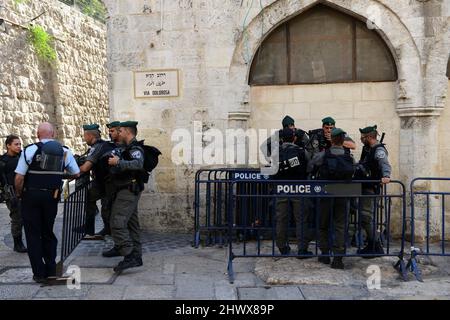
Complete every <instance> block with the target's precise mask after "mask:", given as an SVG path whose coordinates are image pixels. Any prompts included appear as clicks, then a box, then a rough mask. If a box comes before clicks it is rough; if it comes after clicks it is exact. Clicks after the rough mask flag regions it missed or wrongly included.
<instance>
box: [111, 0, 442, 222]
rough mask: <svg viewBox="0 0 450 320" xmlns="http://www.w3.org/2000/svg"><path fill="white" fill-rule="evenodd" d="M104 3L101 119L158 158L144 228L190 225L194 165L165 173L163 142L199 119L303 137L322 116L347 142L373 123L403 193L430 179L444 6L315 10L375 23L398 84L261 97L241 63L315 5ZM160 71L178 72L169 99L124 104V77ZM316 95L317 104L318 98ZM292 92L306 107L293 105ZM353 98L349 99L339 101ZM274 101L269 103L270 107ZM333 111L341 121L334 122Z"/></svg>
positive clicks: (128, 83)
mask: <svg viewBox="0 0 450 320" xmlns="http://www.w3.org/2000/svg"><path fill="white" fill-rule="evenodd" d="M104 2H105V4H106V6H107V8H108V12H109V15H110V19H109V21H108V26H107V29H108V35H109V37H108V47H109V52H108V60H109V61H108V66H109V70H110V71H111V74H110V84H111V87H110V93H111V94H110V106H111V117H112V118H114V119H131V118H134V119H136V120H139V121H140V134H141V136H142V137H144V138H146V139H147V140H149V141H151V144H154V145H156V146H158V147H160V148H161V149H162V150H163V153H164V156H163V159H162V164H161V166H160V167H158V168H157V170H156V171H155V173H154V177H153V178H154V179H153V181H152V184H151V187H150V190H149V191H148V192H147V193H146V194H145V195H144V196H143V201H142V202H141V209H142V210H141V217H142V222H143V225H144V226H145V227H146V228H150V229H152V228H156V229H160V228H162V229H191V228H192V226H193V219H192V218H193V210H192V202H193V192H194V172H195V170H196V169H198V168H199V167H200V166H196V165H182V166H177V165H174V164H173V163H172V161H171V147H172V146H173V145H174V143H173V142H172V141H171V139H170V138H171V134H172V132H173V131H174V130H175V129H180V128H181V129H187V130H188V131H190V132H192V131H193V122H194V121H202V123H203V128H204V129H207V128H217V129H221V130H225V129H226V128H229V127H242V128H250V127H252V126H256V125H258V126H265V127H267V128H273V127H275V128H278V127H279V123H280V118H279V117H280V116H281V114H283V113H285V112H292V113H293V114H294V116H295V117H296V118H297V121H299V123H300V124H301V125H302V126H305V127H307V128H312V127H317V126H318V125H320V122H319V120H320V119H319V118H320V117H321V116H322V114H331V115H336V117H337V118H338V121H339V122H338V125H341V126H343V127H345V128H348V130H349V131H350V133H351V134H353V135H354V136H355V134H356V133H357V131H356V129H357V127H359V126H362V125H363V124H369V123H379V124H380V126H381V128H382V130H383V131H386V133H387V137H386V139H387V140H386V141H387V142H388V143H389V148H390V150H391V159H393V162H394V164H395V166H396V168H395V169H394V173H395V176H396V177H397V178H399V179H400V180H402V181H403V182H405V183H407V182H408V181H410V179H411V178H412V177H414V176H418V175H437V174H439V157H440V156H439V155H440V149H439V148H440V146H439V145H438V144H437V143H436V142H437V139H438V122H437V119H438V117H439V114H440V112H441V111H442V109H443V108H444V106H445V104H446V103H447V102H446V101H447V100H448V99H447V98H446V97H447V90H448V87H447V82H448V80H447V78H446V77H445V69H446V64H447V60H448V55H449V53H450V28H449V26H450V6H449V2H448V1H441V0H428V1H416V0H352V1H348V0H329V1H321V2H325V3H327V4H329V5H330V6H333V7H335V8H337V9H338V10H341V11H343V12H345V13H348V14H350V15H353V16H356V17H358V18H360V19H367V18H370V19H372V20H375V22H376V24H377V26H378V27H379V29H378V30H377V32H379V34H380V35H381V36H382V38H383V39H384V40H385V41H386V44H387V45H388V46H389V48H390V49H391V51H392V53H393V56H394V57H395V60H396V63H397V66H398V74H399V80H398V81H397V82H396V83H389V84H352V85H326V86H323V87H320V86H298V87H296V88H294V87H292V88H273V90H272V89H270V90H266V91H265V92H261V93H258V90H264V89H261V88H251V87H250V86H249V85H248V74H249V68H250V64H251V60H252V58H253V55H254V54H255V52H256V50H257V48H258V47H259V45H260V43H261V42H262V41H263V40H264V38H265V37H266V36H267V35H268V34H269V33H270V32H271V30H273V29H274V28H276V27H277V26H278V25H279V24H281V23H283V22H284V21H286V20H288V19H290V18H291V17H293V16H295V15H297V14H299V13H301V12H303V11H305V10H307V9H308V8H310V7H311V6H313V5H315V4H317V3H319V2H320V1H317V0H298V1H291V0H263V1H251V0H244V1H241V0H208V1H205V0H180V1H164V0H105V1H104ZM377 19H378V20H377ZM165 68H167V69H173V68H176V69H179V71H180V77H181V81H180V91H181V93H180V96H179V97H177V98H170V99H161V98H159V99H135V97H134V90H133V88H134V83H133V82H134V79H133V71H143V70H149V69H165ZM334 88H335V89H334ZM324 90H325V91H327V92H328V93H327V94H328V95H325V97H322V95H323V94H324V93H323V92H322V91H324ZM285 91H286V92H288V93H292V94H293V98H292V100H289V101H286V99H289V98H288V97H289V96H288V97H286V96H285V94H286V92H285ZM296 91H301V92H304V93H305V95H307V96H308V97H310V99H309V100H308V101H298V100H296V94H295V92H296ZM354 91H356V92H357V95H356V97H351V99H350V100H348V99H349V98H350V96H351V95H352V94H353V92H354ZM261 95H262V96H263V97H262V98H261ZM327 97H328V98H327ZM278 98H280V99H281V100H280V101H281V102H280V103H278V102H277V101H275V100H276V99H278ZM322 99H327V101H322ZM316 100H318V101H316ZM347 100H348V101H347ZM270 101H272V102H270ZM313 102H314V105H313ZM316 102H318V103H319V104H320V108H316V107H315V103H316ZM337 104H339V105H340V106H342V108H339V107H338V106H337ZM313 106H314V109H313ZM302 110H306V111H305V112H303V111H302ZM342 110H343V111H344V114H346V116H345V118H342V119H340V118H339V115H338V114H339V112H338V111H342ZM305 114H308V115H309V116H307V117H306V118H305V117H304V115H305ZM350 114H353V117H352V116H351V115H350ZM256 119H259V120H258V121H262V122H263V123H264V125H263V124H261V123H259V122H258V121H257V120H256ZM356 120H357V121H356ZM356 136H357V135H356Z"/></svg>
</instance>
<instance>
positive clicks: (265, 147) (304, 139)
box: [261, 116, 309, 160]
mask: <svg viewBox="0 0 450 320" xmlns="http://www.w3.org/2000/svg"><path fill="white" fill-rule="evenodd" d="M281 124H282V125H283V129H280V130H278V138H279V140H278V141H281V136H282V132H283V130H284V129H286V128H288V129H292V130H293V131H294V132H295V136H296V139H295V144H296V145H298V146H299V147H301V148H305V146H306V145H307V144H308V141H309V137H308V134H307V133H306V131H303V130H302V129H298V128H296V127H295V120H294V119H293V118H291V117H290V116H286V117H284V118H283V121H282V122H281ZM272 140H273V139H272V137H270V138H268V139H267V140H266V141H265V142H264V143H263V144H262V145H261V151H262V153H263V154H264V156H265V157H266V158H267V160H269V159H270V157H271V154H272ZM280 147H281V143H280Z"/></svg>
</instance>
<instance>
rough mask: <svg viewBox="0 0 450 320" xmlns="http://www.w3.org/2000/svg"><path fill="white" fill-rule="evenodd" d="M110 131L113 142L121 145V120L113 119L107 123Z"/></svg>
mask: <svg viewBox="0 0 450 320" xmlns="http://www.w3.org/2000/svg"><path fill="white" fill-rule="evenodd" d="M106 127H107V128H108V131H109V138H110V139H111V142H113V143H114V144H115V145H116V146H119V144H120V142H119V129H120V121H113V122H110V123H108V124H107V125H106Z"/></svg>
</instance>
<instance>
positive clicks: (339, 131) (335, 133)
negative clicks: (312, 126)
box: [331, 128, 347, 137]
mask: <svg viewBox="0 0 450 320" xmlns="http://www.w3.org/2000/svg"><path fill="white" fill-rule="evenodd" d="M340 134H347V132H345V131H344V130H342V129H341V128H334V129H333V130H331V136H333V137H336V136H338V135H340Z"/></svg>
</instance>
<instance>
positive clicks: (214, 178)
mask: <svg viewBox="0 0 450 320" xmlns="http://www.w3.org/2000/svg"><path fill="white" fill-rule="evenodd" d="M259 171H260V170H259V169H239V168H219V169H201V170H199V171H197V173H196V175H195V201H194V213H195V215H194V241H193V246H194V247H196V248H198V246H199V245H200V242H201V240H202V235H203V234H204V241H205V245H216V244H218V245H224V244H225V243H226V241H225V238H226V235H227V232H228V227H227V221H228V219H227V212H228V201H227V199H228V195H229V193H230V188H231V184H232V182H233V181H239V180H243V179H245V178H247V179H248V178H251V177H253V179H251V180H252V182H254V181H255V180H256V181H257V180H267V179H268V177H267V176H263V175H261V174H259ZM263 187H267V186H266V185H264V186H263ZM255 188H256V189H258V188H261V186H258V185H255V184H253V183H242V184H240V185H239V186H238V187H237V193H238V194H246V193H248V192H250V191H251V190H255ZM261 191H262V192H267V190H261ZM261 210H265V211H268V206H267V204H266V206H265V207H264V208H259V207H254V209H252V210H251V213H252V214H253V215H254V216H255V217H256V216H258V215H261ZM239 212H240V210H239V208H237V211H236V215H237V216H238V217H239V216H240V213H239ZM255 220H257V219H256V218H255ZM258 222H259V221H258ZM263 222H264V223H266V222H267V221H263Z"/></svg>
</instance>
